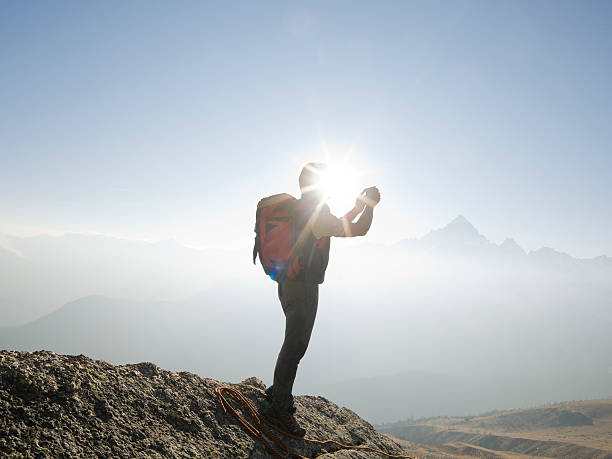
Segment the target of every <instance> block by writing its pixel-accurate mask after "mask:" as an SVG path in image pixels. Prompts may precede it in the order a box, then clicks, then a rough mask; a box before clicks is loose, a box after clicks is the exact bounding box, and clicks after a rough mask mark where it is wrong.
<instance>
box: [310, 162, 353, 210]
mask: <svg viewBox="0 0 612 459" xmlns="http://www.w3.org/2000/svg"><path fill="white" fill-rule="evenodd" d="M326 163H327V168H325V170H324V171H322V172H321V178H320V180H319V186H320V187H321V189H322V190H323V191H324V193H325V196H326V199H327V203H328V204H329V206H330V207H331V209H332V211H333V212H334V213H337V212H346V211H348V210H350V209H351V208H352V207H353V205H355V198H356V197H357V195H358V194H359V192H360V191H361V190H360V189H358V188H359V185H358V183H357V177H358V174H357V173H356V172H355V171H354V170H353V169H351V168H350V167H349V165H348V164H346V162H335V161H327V162H326Z"/></svg>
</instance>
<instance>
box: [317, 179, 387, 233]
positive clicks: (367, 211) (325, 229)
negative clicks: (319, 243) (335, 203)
mask: <svg viewBox="0 0 612 459" xmlns="http://www.w3.org/2000/svg"><path fill="white" fill-rule="evenodd" d="M379 201H380V192H379V191H378V188H376V187H371V188H368V189H366V190H364V191H363V192H362V193H361V195H359V196H358V197H357V200H356V201H355V206H354V207H353V208H352V209H351V210H349V211H348V212H347V213H346V214H345V215H344V216H343V217H342V218H337V217H334V216H333V215H331V214H329V213H326V214H324V215H321V216H320V217H319V218H317V219H316V221H315V222H314V225H313V228H312V232H313V233H314V235H315V237H316V238H319V237H323V236H335V237H355V236H365V235H366V234H367V232H368V230H369V229H370V226H371V225H372V218H373V217H374V206H376V204H378V202H379ZM359 214H361V216H360V217H359V219H358V220H357V221H356V222H355V223H353V220H355V218H356V217H357V216H358V215H359Z"/></svg>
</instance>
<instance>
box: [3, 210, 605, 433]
mask: <svg viewBox="0 0 612 459" xmlns="http://www.w3.org/2000/svg"><path fill="white" fill-rule="evenodd" d="M1 247H2V248H1V249H0V273H1V274H2V275H1V276H0V299H1V303H0V306H1V307H0V313H1V314H2V316H1V321H0V324H2V325H3V328H2V329H0V348H8V349H22V350H36V349H47V350H51V351H54V352H57V353H68V354H86V355H88V356H91V357H93V358H96V359H103V360H107V361H109V362H111V363H114V364H119V363H130V362H139V361H154V362H155V363H156V364H158V365H160V366H162V367H165V368H168V369H172V370H177V371H178V370H188V371H192V372H194V373H197V374H200V375H203V376H208V377H212V378H215V379H219V380H226V381H237V380H242V379H244V378H247V377H249V376H253V375H256V376H258V377H261V378H262V379H263V380H264V382H266V383H268V384H269V383H270V382H271V381H270V379H271V373H272V369H273V365H274V360H275V358H276V354H277V352H278V348H279V346H280V344H281V342H282V333H283V323H284V317H283V315H282V311H281V309H280V306H279V305H278V300H277V298H276V284H275V283H273V282H272V281H270V280H268V279H266V278H265V277H264V274H263V272H262V270H261V267H260V266H253V265H252V263H251V260H250V253H249V252H250V251H249V250H243V251H238V250H199V249H193V248H188V247H184V246H182V245H180V244H178V243H176V242H174V241H163V242H159V243H147V242H142V241H133V240H124V239H118V238H111V237H106V236H99V235H87V234H66V235H64V236H38V237H32V238H18V237H11V236H8V235H4V236H3V237H2V242H1ZM611 293H612V259H610V258H608V257H606V256H601V257H596V258H592V259H576V258H573V257H571V256H570V255H567V254H563V253H560V252H557V251H555V250H554V249H551V248H542V249H540V250H536V251H532V252H529V253H526V252H525V251H524V250H523V249H522V248H521V247H520V246H519V245H518V244H516V243H515V242H514V241H512V240H511V239H507V240H506V241H504V242H503V243H501V244H493V243H491V242H489V241H488V240H487V238H486V237H485V236H483V235H481V234H480V233H479V232H478V230H477V229H476V228H474V227H473V226H472V225H471V224H470V223H469V221H468V220H467V219H466V218H464V217H463V216H458V217H457V218H456V219H454V220H453V221H452V222H450V223H449V224H447V225H446V226H444V227H443V228H441V229H438V230H434V231H431V232H430V233H428V234H427V235H425V236H424V237H422V238H420V239H410V240H404V241H401V242H399V243H397V244H394V245H390V246H389V245H387V246H385V245H373V244H367V243H366V244H362V245H357V246H352V247H344V248H335V249H334V248H333V247H332V257H331V261H330V267H329V269H328V272H327V275H326V282H325V283H324V284H323V286H322V288H321V294H320V304H319V314H318V317H317V323H316V324H315V330H314V333H313V337H312V340H311V344H310V348H309V351H308V354H307V355H306V357H305V358H304V360H303V361H302V363H301V364H300V375H301V376H300V378H298V380H297V382H296V389H297V392H298V393H311V394H319V395H324V396H326V397H329V398H330V399H332V400H334V401H336V402H337V403H339V404H344V405H346V406H349V407H350V408H351V409H354V410H355V411H356V412H357V413H358V414H360V415H361V416H363V417H365V418H366V419H368V420H369V421H371V422H376V423H380V422H391V421H397V420H401V419H406V418H409V417H422V416H439V415H467V414H478V413H480V412H483V411H487V410H492V409H504V408H519V407H529V406H534V405H537V404H542V403H548V402H552V401H562V400H573V399H589V398H603V397H608V396H611V395H612V390H611V388H612V360H611V357H610V356H611V355H612V352H611V351H612V335H611V334H610V333H609V330H610V329H611V325H612V295H611ZM364 393H365V394H372V396H371V397H364V396H363V394H364Z"/></svg>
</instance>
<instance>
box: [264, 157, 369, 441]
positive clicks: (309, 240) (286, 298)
mask: <svg viewBox="0 0 612 459" xmlns="http://www.w3.org/2000/svg"><path fill="white" fill-rule="evenodd" d="M326 167H327V165H326V164H325V163H308V164H306V165H305V166H304V168H303V169H302V171H301V173H300V176H299V185H300V190H301V194H302V195H301V198H300V199H298V200H297V201H296V203H295V209H296V210H295V213H294V215H295V217H294V218H295V224H296V228H297V231H296V232H297V233H298V234H300V237H299V241H300V244H299V245H300V247H299V256H301V257H302V260H304V269H303V270H302V272H301V273H300V275H299V276H298V277H297V278H296V279H283V280H280V281H279V282H278V298H279V300H280V303H281V306H282V309H283V312H284V314H285V337H284V341H283V345H282V347H281V349H280V352H279V354H278V358H277V360H276V366H275V368H274V382H273V384H272V385H271V386H270V387H269V388H268V389H267V390H266V397H267V399H268V401H269V402H270V407H269V410H268V412H267V413H265V414H266V415H267V416H266V417H267V418H268V419H269V420H271V421H272V422H273V423H274V424H275V425H277V426H278V427H279V428H281V429H284V430H285V431H287V432H289V433H291V434H293V435H296V436H304V435H305V433H306V431H305V430H304V429H303V428H302V427H301V426H300V425H299V424H298V422H297V420H296V419H295V416H294V414H295V412H296V408H295V405H294V402H293V395H292V392H293V383H294V381H295V378H296V374H297V368H298V365H299V363H300V360H301V359H302V357H303V356H304V354H305V353H306V349H307V348H308V343H309V342H310V336H311V334H312V330H313V326H314V322H315V317H316V315H317V307H318V300H319V284H322V283H323V281H324V279H325V270H326V269H327V264H328V261H329V249H330V238H331V237H357V236H364V235H365V234H366V233H367V232H368V230H369V229H370V226H371V224H372V218H373V216H374V207H375V206H376V205H377V204H378V203H379V201H380V192H379V190H378V188H376V187H371V188H367V189H365V190H363V191H362V193H361V194H360V195H359V196H358V197H357V199H356V200H355V206H354V207H353V208H352V209H351V210H350V211H349V212H347V213H346V214H345V215H344V216H343V217H341V218H338V217H336V216H334V215H333V214H332V213H331V212H330V209H329V206H328V205H327V204H325V199H326V196H325V190H323V189H322V187H321V186H320V184H321V183H320V182H321V175H322V173H323V172H324V170H325V169H326ZM360 214H361V216H360V217H359V219H358V220H357V221H356V222H353V221H354V220H355V219H356V218H357V216H359V215H360Z"/></svg>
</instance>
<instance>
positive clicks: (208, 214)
mask: <svg viewBox="0 0 612 459" xmlns="http://www.w3.org/2000/svg"><path fill="white" fill-rule="evenodd" d="M611 31H612V2H608V1H601V2H598V1H589V2H579V1H574V2H564V1H554V2H551V1H538V2H532V1H526V2H507V1H504V2H501V1H498V2H485V1H482V2H481V1H469V2H468V1H457V2H435V1H427V2H425V1H424V2H407V1H406V2H399V1H398V2H394V1H389V2H367V3H366V2H353V1H350V2H340V1H335V2H303V3H301V2H231V3H228V2H214V3H213V2H211V3H208V2H186V1H184V2H154V1H146V2H145V1H133V2H119V1H110V2H89V1H85V2H83V1H74V2H65V1H64V2H62V1H58V2H42V1H41V2H21V1H16V2H10V1H3V2H1V3H0V159H1V167H0V232H8V233H14V234H26V233H28V234H31V233H36V232H46V231H51V230H54V231H96V232H104V233H111V234H117V235H122V236H128V237H140V238H149V239H165V238H175V239H177V240H179V241H181V242H184V243H188V244H193V245H216V244H219V245H239V246H245V247H246V246H248V244H249V243H250V241H251V237H252V225H253V222H252V220H253V218H254V206H255V204H256V202H257V200H258V199H259V198H260V197H262V196H264V195H267V194H272V193H275V192H280V191H289V192H293V193H296V192H297V174H298V172H299V166H300V164H301V163H302V162H303V161H306V160H308V159H310V158H320V157H321V155H322V150H323V147H322V145H324V144H327V145H328V147H329V148H330V149H331V150H332V151H333V152H334V154H338V155H342V154H343V153H344V152H345V151H347V150H348V149H351V151H352V153H351V155H352V158H353V161H354V163H355V164H357V165H358V166H359V167H360V168H364V167H365V168H367V169H368V170H370V171H371V174H370V175H369V176H368V177H365V178H364V179H363V181H364V183H363V184H364V185H369V184H373V183H376V184H378V185H379V186H380V188H381V191H382V193H383V203H382V204H381V206H380V208H379V209H378V211H377V215H376V219H377V221H376V222H375V224H374V227H373V230H372V232H371V235H370V238H371V239H372V240H375V241H383V242H384V241H386V242H391V241H395V240H398V239H400V238H403V237H411V236H418V235H421V234H423V233H424V232H426V231H428V230H429V229H431V228H434V227H439V226H442V225H444V224H446V223H447V222H448V221H450V220H451V219H452V218H453V217H454V216H455V215H457V214H459V213H461V214H463V215H465V216H466V217H467V218H468V219H469V220H470V221H471V222H472V223H473V224H474V225H475V226H476V227H477V228H478V229H479V230H480V231H481V232H482V233H483V234H485V235H486V236H487V237H489V238H490V239H491V240H492V241H494V242H501V241H502V240H503V239H504V238H505V237H506V236H511V237H514V238H515V239H516V240H517V242H518V243H519V244H521V245H522V246H523V247H525V248H527V249H536V248H538V247H541V246H552V247H555V248H557V249H559V250H563V251H567V252H569V253H571V254H573V255H576V256H595V255H598V254H602V253H606V254H608V255H612V231H611V228H612V205H611V203H610V197H611V196H612V180H611V179H612V152H611V146H612V142H611V140H612V128H611V127H612V91H611V90H610V82H611V81H612V32H611ZM356 191H358V190H356Z"/></svg>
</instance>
